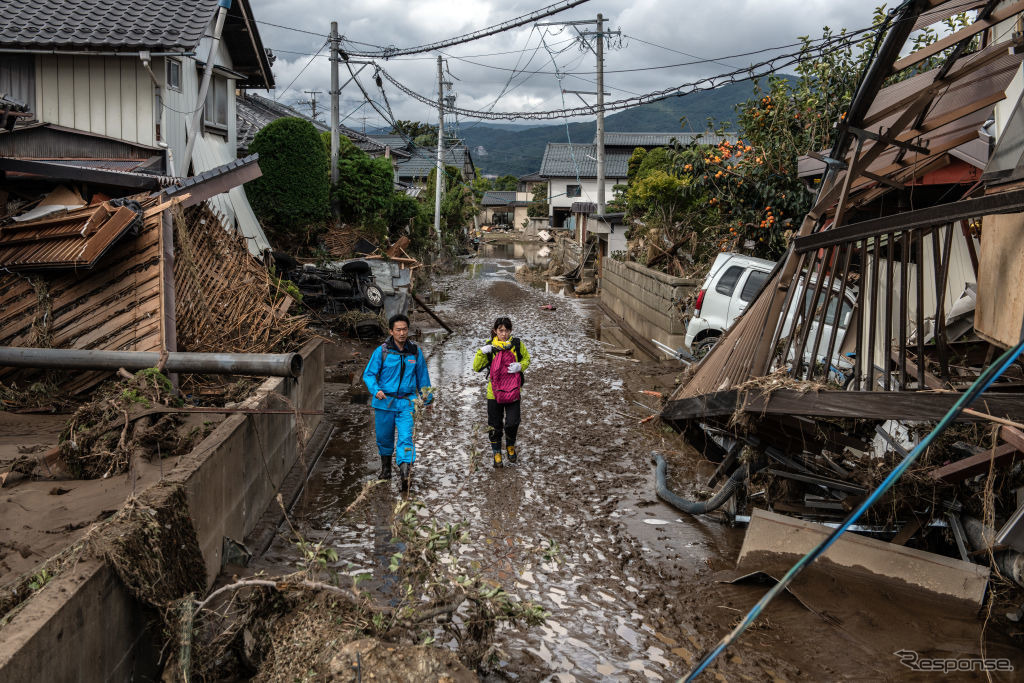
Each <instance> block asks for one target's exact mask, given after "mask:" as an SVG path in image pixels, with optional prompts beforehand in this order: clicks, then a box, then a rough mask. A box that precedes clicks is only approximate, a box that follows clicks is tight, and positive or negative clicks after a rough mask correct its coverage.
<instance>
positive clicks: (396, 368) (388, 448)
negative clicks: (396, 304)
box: [363, 313, 433, 491]
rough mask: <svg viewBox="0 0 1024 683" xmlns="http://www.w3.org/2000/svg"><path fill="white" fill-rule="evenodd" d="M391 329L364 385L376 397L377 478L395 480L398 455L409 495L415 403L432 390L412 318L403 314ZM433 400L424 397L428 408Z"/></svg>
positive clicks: (365, 373) (393, 319) (392, 321)
mask: <svg viewBox="0 0 1024 683" xmlns="http://www.w3.org/2000/svg"><path fill="white" fill-rule="evenodd" d="M388 327H389V328H390V329H391V336H390V337H388V338H387V340H386V341H385V342H384V343H383V344H381V345H380V346H378V347H377V348H376V349H375V350H374V352H373V355H371V356H370V362H369V363H367V364H366V369H365V370H364V371H363V382H364V383H365V384H366V388H367V389H368V390H369V391H370V396H372V397H373V409H374V426H375V428H376V430H377V452H378V453H380V475H378V477H377V478H378V479H390V478H391V454H392V453H395V462H397V463H398V473H399V476H400V478H401V483H402V490H403V491H408V490H409V468H410V467H411V466H412V463H414V462H415V461H416V447H415V446H414V445H413V443H412V421H413V412H414V410H415V406H414V404H413V399H415V398H416V396H418V395H420V394H421V392H422V391H423V390H424V389H426V388H428V387H429V386H430V375H429V374H428V373H427V362H426V361H425V360H424V358H423V352H422V351H420V349H419V347H417V346H416V345H415V344H413V343H412V342H411V341H409V318H407V317H406V316H404V315H402V314H401V313H399V314H398V315H395V316H392V317H391V319H390V320H389V321H388ZM432 399H433V397H432V396H430V395H425V396H424V401H425V402H426V404H429V403H430V402H431V400H432ZM396 428H397V430H398V448H397V451H396V449H395V430H396Z"/></svg>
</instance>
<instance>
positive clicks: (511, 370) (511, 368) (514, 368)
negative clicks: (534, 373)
mask: <svg viewBox="0 0 1024 683" xmlns="http://www.w3.org/2000/svg"><path fill="white" fill-rule="evenodd" d="M522 371H523V366H522V365H520V364H519V363H509V365H508V374H510V375H514V374H516V373H517V372H522Z"/></svg>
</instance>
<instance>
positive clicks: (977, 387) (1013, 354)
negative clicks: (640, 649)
mask: <svg viewBox="0 0 1024 683" xmlns="http://www.w3.org/2000/svg"><path fill="white" fill-rule="evenodd" d="M1021 351H1024V341H1022V342H1021V343H1020V344H1018V345H1017V346H1015V347H1013V348H1012V349H1009V350H1007V351H1006V352H1005V353H1004V354H1003V355H1002V356H1000V357H999V359H998V360H997V361H996V362H995V363H993V364H992V365H991V366H989V368H988V369H987V370H986V371H985V372H983V373H982V374H981V376H980V377H978V379H976V380H975V381H974V384H972V385H971V387H970V389H968V390H967V391H966V392H964V395H963V396H961V397H960V398H959V399H958V400H957V402H956V403H955V404H953V407H952V408H950V409H949V412H947V413H946V414H945V415H944V416H943V418H942V420H940V421H939V423H938V424H937V425H935V428H934V429H932V431H931V432H929V433H928V435H927V436H925V437H924V438H923V439H922V440H921V442H920V443H918V444H917V446H915V447H914V450H912V451H910V453H908V454H907V456H906V457H905V458H903V461H902V462H900V464H899V465H897V466H896V468H895V469H894V470H893V471H892V472H890V473H889V476H887V477H886V478H885V479H884V480H883V481H882V483H881V484H879V485H878V488H876V489H875V490H874V491H872V492H871V495H869V496H868V497H867V498H866V499H865V500H864V502H863V503H861V504H860V506H859V507H857V509H856V510H854V511H853V512H851V513H850V516H849V517H847V518H846V521H844V522H843V523H842V524H841V525H840V526H839V527H837V528H836V529H835V530H834V531H833V532H832V533H831V534H829V536H828V538H826V539H825V540H824V541H822V542H821V543H820V544H818V546H817V547H816V548H814V549H813V550H811V551H810V552H809V553H807V554H806V555H804V556H803V557H801V558H800V559H799V560H798V561H797V563H796V564H794V565H793V566H792V567H791V568H790V570H789V571H788V572H786V575H785V576H783V577H782V579H781V580H780V581H779V582H778V583H776V584H775V585H774V586H772V588H771V590H769V591H768V592H767V593H765V595H764V597H763V598H761V599H760V600H759V601H758V602H757V604H756V605H754V606H753V607H751V608H750V611H749V612H747V615H746V616H745V617H743V619H742V620H741V621H740V623H739V624H737V625H736V628H734V629H733V630H732V631H731V632H729V633H728V634H727V635H726V636H725V637H724V638H722V640H721V641H719V643H718V645H716V646H715V649H713V650H712V651H711V652H709V653H708V654H706V655H705V656H704V657H703V658H702V659H701V660H700V662H698V663H697V665H696V666H695V667H694V669H693V670H692V671H691V672H690V673H689V674H687V676H686V679H685V680H686V681H692V680H694V679H695V678H696V677H697V676H699V675H700V674H701V673H702V672H703V671H704V669H706V668H707V667H708V666H709V665H710V664H711V662H713V661H714V660H715V658H716V657H718V655H720V654H722V652H724V651H725V649H726V648H727V647H729V645H731V644H732V642H733V641H734V640H736V639H737V638H739V637H740V635H741V634H742V633H743V632H744V631H745V630H747V627H748V626H750V624H752V623H754V620H755V619H757V617H758V615H760V614H761V612H762V611H763V610H764V608H765V607H767V606H768V603H770V602H771V601H772V600H774V599H775V596H777V595H778V594H779V593H781V592H782V591H784V590H785V589H786V586H788V585H789V584H790V583H791V582H792V581H793V579H795V578H796V577H797V575H798V574H799V573H800V572H802V571H803V570H804V569H805V568H806V567H807V566H808V565H809V564H810V563H811V562H814V560H815V559H817V558H818V557H819V556H820V555H821V554H822V553H824V552H825V551H826V550H828V549H829V548H830V547H832V544H834V543H835V542H836V541H837V540H839V537H840V536H842V535H843V533H845V532H846V530H847V529H849V528H850V527H851V526H852V525H853V524H855V523H856V522H857V520H859V519H860V517H861V515H863V514H864V512H865V511H866V510H867V509H868V508H869V507H871V506H872V505H873V504H874V503H875V502H876V501H877V500H878V498H879V497H881V496H882V494H884V493H885V492H886V491H888V490H889V489H890V488H891V487H892V485H893V484H894V483H896V480H897V479H899V478H900V477H901V476H903V474H904V472H906V471H907V469H909V468H910V466H911V465H913V464H914V461H915V460H917V458H918V456H920V455H921V453H923V452H924V451H925V449H927V448H928V446H929V445H930V444H931V443H932V441H934V440H935V437H937V436H938V435H939V434H941V433H942V432H943V431H944V430H945V429H946V427H948V426H949V425H950V423H952V422H953V420H955V419H956V417H957V416H958V415H959V414H960V413H961V412H962V411H963V409H964V408H966V407H967V406H969V405H970V404H971V403H973V402H974V400H975V399H977V398H978V396H980V395H981V394H982V393H984V391H985V390H986V389H988V388H989V387H990V386H992V383H993V382H995V381H996V379H998V378H999V376H1000V375H1002V374H1003V373H1004V372H1006V369H1007V368H1008V367H1010V365H1012V364H1013V362H1014V361H1015V360H1017V358H1018V357H1019V356H1020V354H1021Z"/></svg>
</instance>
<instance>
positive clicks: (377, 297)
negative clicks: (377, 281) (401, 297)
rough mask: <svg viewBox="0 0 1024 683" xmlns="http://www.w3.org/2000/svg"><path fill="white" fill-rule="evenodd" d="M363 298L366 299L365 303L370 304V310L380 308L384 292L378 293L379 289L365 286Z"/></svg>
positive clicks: (375, 286) (373, 286) (382, 303)
mask: <svg viewBox="0 0 1024 683" xmlns="http://www.w3.org/2000/svg"><path fill="white" fill-rule="evenodd" d="M363 296H365V297H366V303H368V304H370V306H371V307H372V308H380V307H381V306H383V305H384V292H382V291H380V287H378V286H377V285H367V286H366V290H365V291H364V292H363Z"/></svg>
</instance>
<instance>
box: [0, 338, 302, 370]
mask: <svg viewBox="0 0 1024 683" xmlns="http://www.w3.org/2000/svg"><path fill="white" fill-rule="evenodd" d="M166 357H167V362H166V363H165V364H164V370H165V371H167V372H168V373H175V372H191V373H200V374H211V375H254V376H257V377H299V376H300V375H302V356H301V355H299V354H298V353H179V352H170V353H167V354H166ZM160 358H161V354H160V353H158V352H155V351H95V350H89V349H36V348H22V347H14V346H0V367H2V366H7V367H14V368H45V369H54V370H110V371H116V370H118V369H120V368H124V369H125V370H143V369H145V368H153V367H157V366H158V365H159V363H160Z"/></svg>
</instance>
